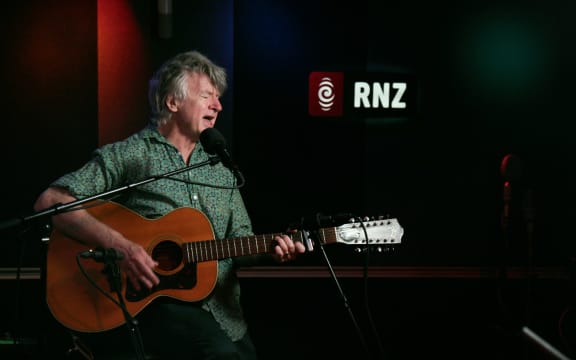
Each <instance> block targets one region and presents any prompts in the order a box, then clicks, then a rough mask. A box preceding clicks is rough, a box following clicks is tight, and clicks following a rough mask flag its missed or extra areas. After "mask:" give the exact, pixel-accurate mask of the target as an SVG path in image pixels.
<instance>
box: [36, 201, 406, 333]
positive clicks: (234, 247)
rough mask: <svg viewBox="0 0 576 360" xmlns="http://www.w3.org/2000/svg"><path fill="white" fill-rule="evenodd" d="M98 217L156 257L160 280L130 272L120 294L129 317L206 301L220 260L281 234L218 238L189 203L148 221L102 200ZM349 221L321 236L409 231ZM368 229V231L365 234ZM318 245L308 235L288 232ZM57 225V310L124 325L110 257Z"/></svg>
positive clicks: (357, 239) (49, 284) (373, 237)
mask: <svg viewBox="0 0 576 360" xmlns="http://www.w3.org/2000/svg"><path fill="white" fill-rule="evenodd" d="M88 212H90V213H91V214H92V215H93V216H94V217H96V218H97V219H99V220H100V221H102V222H104V223H105V224H107V225H108V226H110V227H112V228H114V229H116V230H118V231H120V232H121V233H122V234H123V235H124V236H125V237H127V238H128V239H130V240H132V241H134V242H137V243H139V244H140V245H142V246H143V247H144V248H145V249H146V250H147V251H148V253H149V254H150V255H151V256H152V258H153V259H155V260H156V261H157V262H158V266H157V267H156V269H155V272H156V273H157V275H158V277H159V278H160V283H159V285H157V286H155V287H154V288H152V289H150V290H148V289H145V290H140V291H136V290H135V289H134V288H133V287H132V286H131V285H130V283H129V282H127V281H126V277H125V275H124V274H120V276H121V289H120V292H121V294H122V297H123V302H124V303H125V305H126V309H127V311H128V313H129V314H130V315H131V316H135V315H136V314H138V313H139V312H140V311H142V310H143V309H144V308H145V307H146V306H147V305H149V304H150V303H151V302H152V301H153V300H154V299H156V298H158V297H161V296H168V297H172V298H175V299H178V300H181V301H190V302H195V301H200V300H202V299H204V298H205V297H206V296H208V295H209V294H210V292H211V291H212V289H214V286H215V284H216V278H217V275H218V266H217V263H218V260H219V259H225V258H231V257H236V256H243V255H253V254H260V253H269V252H272V251H273V247H274V237H275V236H276V235H277V234H265V235H252V236H243V237H238V238H231V239H221V240H215V239H214V232H213V229H212V225H211V223H210V221H209V220H208V218H207V217H206V215H205V214H204V213H202V212H201V211H199V210H196V209H193V208H188V207H183V208H178V209H176V210H173V211H171V212H170V213H168V214H166V215H164V216H163V217H160V218H158V219H147V218H145V217H143V216H141V215H139V214H138V213H136V212H134V211H132V210H130V209H128V208H126V207H124V206H122V205H120V204H118V203H115V202H102V204H101V205H98V206H93V207H89V208H88ZM363 224H364V227H363V226H361V223H360V222H350V223H348V224H344V225H341V226H338V227H330V228H321V229H318V231H317V236H316V237H317V238H318V239H317V241H320V242H322V244H330V243H342V244H349V245H361V244H366V243H367V240H366V238H368V244H379V245H383V246H394V245H396V244H399V243H400V242H401V239H402V235H403V229H402V227H401V226H400V224H399V223H398V221H397V219H394V218H392V219H383V220H370V221H363ZM366 234H367V236H366ZM288 235H290V236H291V238H292V239H293V240H294V241H301V242H303V243H304V244H305V245H307V249H308V250H312V249H313V247H312V241H311V237H310V233H309V232H307V231H304V230H298V231H293V232H290V233H289V234H288ZM90 250H91V249H89V248H88V247H87V246H86V245H84V244H82V243H80V242H77V241H75V240H73V239H71V238H69V237H67V236H65V235H64V234H63V233H61V232H59V231H58V230H53V231H52V233H51V236H50V240H49V242H48V248H47V262H46V294H47V297H46V301H47V304H48V307H49V309H50V311H51V313H52V314H53V315H54V317H55V318H56V320H57V321H59V322H60V323H61V324H62V325H64V326H65V327H67V328H69V329H72V330H76V331H79V332H100V331H105V330H109V329H112V328H115V327H118V326H120V325H122V324H124V323H125V316H124V313H123V311H122V309H121V308H120V307H119V306H118V303H117V302H115V301H112V300H111V299H117V294H116V292H115V291H113V289H111V285H110V284H111V282H110V281H109V273H108V272H107V271H105V270H106V266H107V264H105V263H104V262H99V261H93V260H91V259H83V258H81V257H80V256H79V254H81V253H86V251H90Z"/></svg>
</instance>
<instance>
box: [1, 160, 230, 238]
mask: <svg viewBox="0 0 576 360" xmlns="http://www.w3.org/2000/svg"><path fill="white" fill-rule="evenodd" d="M220 161H221V160H220V157H219V156H212V157H210V158H209V159H208V160H206V161H202V162H200V163H198V164H193V165H189V166H186V167H183V168H180V169H177V170H174V171H170V172H167V173H165V174H162V175H154V176H151V177H149V178H146V179H144V180H141V181H137V182H134V183H132V184H128V185H125V186H121V187H118V188H115V189H112V190H109V191H105V192H101V193H99V194H96V195H92V196H88V197H86V198H84V199H80V200H75V201H71V202H68V203H65V204H56V205H54V206H52V207H50V208H48V209H45V210H42V211H38V212H36V213H34V214H32V215H29V216H25V217H20V218H13V219H8V220H4V221H2V222H0V230H2V229H6V228H10V227H14V226H18V225H22V224H24V223H27V222H29V221H30V220H34V219H36V218H40V217H43V216H53V215H58V214H60V213H62V212H64V211H66V210H68V209H70V208H73V207H76V206H78V205H82V204H85V203H87V202H90V201H93V200H98V199H103V198H106V197H108V196H111V195H115V194H118V193H121V192H124V191H127V190H131V189H132V188H135V187H138V186H141V185H144V184H148V183H151V182H153V181H156V180H160V179H165V178H169V177H170V176H172V175H176V174H180V173H182V172H185V171H188V170H192V169H196V168H199V167H201V166H205V165H215V164H217V163H218V162H220Z"/></svg>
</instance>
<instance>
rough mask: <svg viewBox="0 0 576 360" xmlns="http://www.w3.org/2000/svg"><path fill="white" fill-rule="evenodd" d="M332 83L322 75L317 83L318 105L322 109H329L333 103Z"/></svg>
mask: <svg viewBox="0 0 576 360" xmlns="http://www.w3.org/2000/svg"><path fill="white" fill-rule="evenodd" d="M335 97H336V96H335V95H334V84H333V83H332V79H331V78H329V77H323V78H322V80H321V81H320V84H318V105H320V109H322V111H330V110H331V109H332V105H334V98H335Z"/></svg>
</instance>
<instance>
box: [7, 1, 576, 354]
mask: <svg viewBox="0 0 576 360" xmlns="http://www.w3.org/2000/svg"><path fill="white" fill-rule="evenodd" d="M156 5H157V4H156V2H155V1H128V0H126V1H111V0H100V1H95V0H90V1H80V2H78V1H48V2H46V1H28V2H24V3H10V4H9V5H8V4H6V5H5V11H3V12H2V15H0V16H1V19H2V21H0V24H2V25H0V26H1V28H2V30H3V31H4V33H5V34H7V36H4V37H3V38H2V40H1V43H0V44H1V45H0V46H1V47H2V56H1V57H0V58H1V61H2V63H1V65H2V66H1V67H0V68H1V70H0V71H2V77H1V78H2V79H3V81H4V86H3V88H2V90H1V91H2V96H1V97H0V98H1V99H2V105H3V109H5V110H4V118H5V124H6V126H5V128H4V130H5V133H4V134H5V136H4V137H3V141H2V142H1V143H0V151H2V153H3V154H5V155H4V160H3V161H4V162H3V165H4V166H3V168H4V173H3V179H2V187H0V191H1V195H2V198H3V200H4V206H3V207H2V208H1V209H0V215H1V216H0V219H13V218H15V217H16V218H18V217H22V216H29V215H31V214H32V213H31V206H32V204H33V202H34V199H35V198H36V197H37V196H38V194H39V193H40V192H41V191H42V190H43V189H44V188H45V187H46V186H47V184H48V183H49V182H50V181H52V180H53V179H55V178H56V177H57V176H59V175H61V174H63V173H65V172H67V171H69V170H72V169H74V168H75V167H77V166H79V165H80V164H81V163H83V162H84V161H85V160H86V159H87V158H88V157H89V155H90V152H91V151H92V150H93V149H94V148H95V147H96V146H98V145H99V144H103V143H107V142H110V141H114V140H117V139H121V138H123V137H125V136H126V135H128V134H129V133H131V132H132V131H134V130H137V129H139V128H140V127H142V126H144V124H145V123H146V103H145V97H146V81H147V79H148V78H149V76H150V75H151V73H152V71H153V70H154V69H155V68H157V66H159V65H160V63H161V62H162V61H164V60H165V59H166V58H168V57H170V56H172V55H174V54H176V53H178V52H180V51H184V50H189V49H193V48H195V49H199V50H201V51H203V52H204V53H206V54H207V55H209V56H210V57H211V58H212V59H213V60H215V61H216V62H217V63H219V64H221V65H223V66H225V67H226V68H227V69H228V71H229V75H230V85H231V86H230V90H229V91H228V92H227V93H226V94H225V96H224V97H223V102H224V107H225V111H224V112H223V113H222V115H221V117H220V118H219V122H218V125H217V126H218V127H219V129H220V130H221V131H222V132H223V133H224V135H225V136H226V137H227V139H228V141H229V145H230V149H231V152H232V154H233V156H234V157H235V160H236V162H237V163H238V165H239V167H240V169H241V170H242V172H243V173H244V175H245V177H246V180H247V183H246V186H245V187H244V188H243V189H242V191H243V194H244V196H245V198H246V202H247V206H248V208H249V210H250V212H251V214H252V218H253V221H254V228H255V230H256V232H257V233H267V232H276V231H281V230H283V229H285V228H286V227H287V226H288V225H289V224H290V223H292V222H294V221H296V220H298V219H299V218H300V217H302V216H310V215H313V214H315V213H317V212H323V213H328V214H330V213H336V212H352V213H354V214H357V215H361V216H375V215H388V216H392V217H397V218H398V219H399V220H400V223H401V224H402V226H403V227H404V230H405V235H404V238H403V242H402V244H401V246H399V247H398V248H397V249H396V251H395V252H394V253H392V254H384V255H377V254H375V255H374V256H371V257H370V262H371V265H372V266H375V267H386V266H399V267H402V269H407V270H406V272H399V273H398V274H399V275H398V276H397V277H398V278H407V279H404V280H400V279H390V278H388V277H387V276H383V277H378V278H377V279H374V281H373V282H372V283H371V288H370V294H371V298H370V299H371V302H372V303H373V307H375V308H376V311H375V312H376V315H377V317H376V319H377V321H376V322H377V327H378V330H379V332H380V334H382V336H383V337H384V338H388V339H390V340H389V341H386V345H387V346H388V347H389V349H390V351H391V352H392V353H394V354H395V355H396V356H395V357H396V358H415V357H417V355H416V353H418V352H420V351H421V350H422V351H423V353H425V350H423V349H430V351H432V352H433V353H437V354H442V355H445V356H448V355H456V354H459V355H461V354H464V355H467V354H469V353H470V352H474V349H480V348H481V346H482V345H481V344H482V342H483V341H488V342H489V344H491V345H494V346H490V347H484V348H483V349H484V351H485V352H486V355H488V354H493V355H494V356H496V355H495V354H496V351H497V350H496V345H498V344H502V343H506V344H509V347H508V348H507V350H508V351H509V353H506V354H502V355H503V356H502V357H503V358H504V357H505V356H507V355H511V354H514V356H516V355H518V353H523V351H524V348H523V347H522V346H521V344H520V343H519V342H517V340H518V339H517V338H515V337H512V338H510V337H509V336H510V335H509V333H508V332H507V329H506V327H505V326H503V320H502V319H503V318H502V317H501V313H500V312H501V311H502V307H501V304H500V303H499V298H498V296H497V294H498V292H497V291H496V290H497V289H498V286H497V285H498V282H497V281H496V275H494V272H493V271H492V270H494V271H495V270H497V269H496V268H495V266H498V265H501V264H503V263H504V264H509V265H514V266H526V265H529V264H531V263H532V264H535V265H536V266H539V267H540V268H542V269H544V270H543V273H542V274H545V275H542V276H541V277H540V278H539V282H538V285H535V287H534V288H532V287H531V286H528V287H526V282H525V281H522V280H518V281H513V283H514V284H513V285H512V290H510V291H511V295H508V296H507V297H506V300H507V301H506V302H507V303H508V302H511V303H512V304H516V306H515V307H516V309H515V312H518V313H520V314H522V316H520V318H521V319H523V320H526V318H525V317H524V315H525V314H524V310H525V307H526V306H527V305H526V303H527V302H528V303H529V302H530V300H531V299H532V297H534V303H535V305H534V306H532V307H529V310H530V312H531V315H532V316H533V318H534V319H535V320H534V325H535V326H536V327H537V330H539V331H541V332H542V333H543V334H546V335H547V336H549V338H551V339H554V344H555V345H557V346H559V347H561V348H562V349H563V350H565V351H569V350H570V349H569V348H568V347H567V346H566V345H565V344H564V343H563V341H562V339H563V338H562V337H561V336H560V334H559V331H558V329H559V328H560V325H566V324H571V323H570V322H569V321H568V320H570V319H571V316H568V315H569V314H571V313H564V312H563V311H564V310H565V309H566V307H565V306H566V305H567V304H570V303H571V302H570V301H572V297H571V290H572V288H571V286H572V284H571V281H570V277H569V275H570V274H571V272H570V270H571V266H572V265H573V259H574V254H575V245H574V241H573V236H572V231H571V230H572V229H571V224H572V220H571V219H572V216H573V214H574V211H573V209H572V204H573V203H574V196H575V192H574V189H573V187H572V186H571V185H572V183H573V181H574V174H573V171H572V157H573V155H574V151H575V149H574V145H573V142H572V139H571V137H572V131H571V130H572V128H573V127H572V119H573V118H574V109H573V107H572V104H571V103H572V102H571V97H572V95H573V90H572V87H571V85H572V84H573V83H574V77H575V75H576V74H575V73H574V68H573V66H572V64H573V63H574V60H576V59H575V50H574V48H573V47H572V46H571V40H572V39H573V38H574V35H575V31H576V28H575V27H574V25H573V21H572V16H573V14H574V10H575V9H574V5H573V4H572V3H571V2H569V1H562V0H558V1H552V2H549V1H547V2H543V1H536V2H532V3H530V4H527V3H520V2H518V3H515V2H513V1H507V2H485V1H472V2H466V4H459V5H458V6H456V7H454V6H452V5H451V4H449V3H448V2H443V3H438V2H435V3H433V4H432V3H431V4H421V3H419V2H413V1H404V2H401V3H397V2H379V1H370V0H362V1H357V2H355V3H354V4H343V5H336V4H334V3H333V2H329V1H323V0H314V1H305V2H304V1H284V0H281V1H274V2H269V1H260V0H236V1H231V0H222V1H190V2H189V1H174V4H173V13H172V15H171V16H170V17H169V19H168V20H170V21H171V25H172V31H171V35H170V36H168V37H163V36H162V34H161V33H160V32H159V26H160V25H161V21H163V20H164V19H160V18H159V16H158V14H157V10H156ZM448 9H450V11H448ZM312 71H342V72H366V73H370V72H386V73H393V74H408V75H410V76H413V77H414V78H415V79H417V84H418V88H417V92H418V95H419V96H418V101H417V104H415V106H416V109H417V111H415V113H413V114H412V115H410V116H401V117H390V116H382V117H373V116H371V117H367V116H361V115H354V114H352V115H347V116H344V117H340V118H322V117H314V116H310V115H309V114H308V75H309V74H310V72H312ZM510 153H513V154H516V155H517V156H518V158H519V159H521V161H522V163H523V172H522V176H521V178H520V179H518V180H516V181H515V182H514V183H512V185H513V188H512V190H513V193H512V195H513V212H512V217H511V221H512V223H513V226H512V234H503V228H502V224H501V222H500V217H501V213H502V209H503V182H504V179H503V177H502V175H501V173H500V163H501V161H502V159H503V157H504V155H506V154H510ZM529 193H530V194H532V195H533V202H532V203H531V204H529V205H532V206H527V205H526V203H525V202H524V200H525V199H526V195H527V194H529ZM531 209H534V212H533V213H532V214H533V215H534V216H533V219H534V223H533V225H534V228H533V230H531V228H528V227H527V225H528V224H527V222H526V211H527V210H531ZM24 225H25V226H21V227H20V226H19V227H11V228H8V229H3V230H2V235H1V236H2V242H1V243H0V268H9V269H12V268H15V267H17V266H19V265H21V266H25V267H31V268H36V267H39V266H41V265H42V261H43V254H44V251H45V250H44V248H43V246H42V243H41V241H40V238H41V236H40V235H39V233H38V231H37V228H38V226H36V225H38V224H35V223H32V222H30V223H26V224H24ZM33 225H34V226H33ZM40 225H41V222H40ZM355 250H356V249H354V248H352V247H348V246H342V247H341V246H332V247H327V248H326V251H327V255H328V256H329V259H330V260H331V261H332V264H333V265H335V266H361V265H363V264H364V261H365V260H366V257H365V256H362V254H358V253H357V252H355ZM531 253H532V254H533V256H530V254H531ZM325 265H326V263H325V261H324V258H323V257H322V256H321V253H320V252H314V253H311V254H308V255H306V256H303V257H302V258H300V259H299V260H298V261H296V262H295V263H294V264H293V265H290V266H289V267H288V269H286V271H292V270H294V269H298V268H300V267H303V266H304V267H307V266H312V267H319V268H324V267H325ZM427 266H432V267H433V268H435V267H439V268H442V269H447V270H446V271H447V273H449V274H450V275H445V276H436V275H434V274H435V273H434V272H431V273H428V275H426V274H427V273H426V272H425V271H424V272H423V273H420V272H417V271H416V272H415V271H414V270H413V269H419V268H420V267H425V268H424V269H428V268H427ZM453 266H455V267H458V268H457V270H453V269H454V268H452V267H453ZM291 267H293V268H294V269H291ZM478 268H480V269H486V268H488V269H491V271H489V272H488V273H481V274H484V275H481V276H475V274H477V272H475V270H474V269H478ZM411 269H412V270H411ZM450 269H452V270H450ZM522 269H524V268H522ZM550 269H559V272H557V273H556V272H552V275H550V271H548V270H550ZM546 271H548V272H546ZM8 272H10V271H8ZM265 273H266V272H265V271H264V272H260V273H258V272H257V273H255V274H256V275H254V276H247V277H244V278H243V280H242V281H243V282H244V285H245V299H246V304H247V305H246V306H247V312H248V315H249V318H250V321H251V322H252V324H253V328H254V333H255V336H256V341H257V342H258V343H259V344H260V345H261V346H262V348H263V352H264V354H266V356H265V358H276V359H278V358H279V357H278V356H279V355H278V354H277V352H276V351H275V350H274V349H275V347H283V346H284V345H282V343H279V342H278V340H276V339H275V338H274V337H272V336H271V334H270V331H269V330H270V328H273V330H274V331H277V332H278V333H281V334H284V335H286V336H289V335H292V334H291V333H290V332H292V331H293V332H294V333H296V334H297V335H300V336H296V337H297V338H298V337H299V338H301V341H303V343H305V344H308V346H309V347H310V348H311V349H312V350H309V352H307V354H309V355H310V357H312V356H313V355H316V354H321V353H323V354H333V355H334V356H336V355H339V354H340V355H341V354H342V353H346V354H350V355H354V354H356V355H358V354H361V353H362V351H361V350H359V349H360V344H359V343H357V340H356V339H357V336H356V334H355V332H354V329H353V326H352V324H351V323H350V322H349V321H350V320H349V317H348V314H347V313H346V312H345V310H344V308H343V307H342V304H341V303H340V299H339V297H338V293H337V292H336V290H335V287H334V286H333V284H332V282H331V280H330V279H329V278H328V277H316V276H314V275H310V276H308V277H304V278H299V277H292V278H291V277H288V278H286V277H282V278H281V279H279V281H278V282H273V281H272V280H270V279H268V278H267V277H266V276H264V275H261V274H265ZM430 274H431V275H430ZM485 274H488V275H485ZM8 277H9V276H8ZM391 277H392V278H393V277H394V276H391ZM345 283H346V287H345V290H346V293H347V294H348V295H349V296H350V297H351V298H352V299H353V300H352V301H353V303H354V305H355V309H358V311H359V312H360V313H361V312H362V311H361V310H360V309H362V306H363V304H362V294H363V291H364V289H363V288H362V287H361V285H362V279H361V277H360V272H357V273H356V275H355V277H351V278H348V279H346V280H345ZM0 285H1V286H3V287H4V289H5V291H3V293H7V294H9V295H8V296H4V297H3V302H2V305H3V307H2V308H3V309H5V311H3V312H2V313H1V317H0V319H2V320H1V321H0V330H2V331H7V332H10V331H11V330H12V329H14V328H15V325H14V324H15V323H19V324H20V325H19V327H20V330H22V331H24V332H29V333H32V335H34V334H35V333H37V332H38V331H37V330H33V329H36V328H34V327H33V325H32V324H34V323H35V322H37V321H38V319H39V318H40V319H41V318H42V315H41V314H42V310H43V308H42V306H43V302H42V288H41V286H40V285H39V284H38V281H35V280H28V281H24V284H22V285H17V284H15V282H14V281H13V280H6V281H3V282H1V283H0ZM526 289H528V290H533V291H534V293H533V294H530V293H528V294H527V293H526V291H527V290H526ZM277 294H285V295H283V296H279V295H277ZM275 302H276V303H282V304H283V303H284V302H285V303H286V304H292V303H297V304H299V305H300V306H301V307H302V308H303V310H302V313H290V314H284V315H283V318H284V320H283V321H280V320H279V321H278V322H274V323H273V324H270V322H269V321H268V320H269V318H270V317H269V316H268V314H269V313H272V312H274V311H275V309H274V308H271V306H270V304H271V303H275ZM512 307H514V306H513V305H512ZM15 309H16V310H18V311H14V310H15ZM387 310H389V311H387ZM291 311H292V310H291ZM263 314H266V315H263ZM288 319H290V320H288ZM560 319H563V320H564V321H565V322H563V323H560ZM468 320H469V321H468ZM361 322H362V324H361V327H362V329H363V331H364V332H368V331H369V328H370V327H369V325H368V323H367V322H366V319H365V318H363V317H362V319H361ZM282 324H284V325H282ZM39 328H42V327H39ZM458 329H460V330H462V331H459V330H458ZM306 330H308V331H306ZM288 333H290V334H288ZM444 336H446V337H448V339H447V338H444ZM486 336H487V337H486ZM450 339H454V341H450ZM508 340H510V341H508ZM456 343H457V344H458V345H456ZM418 344H420V345H423V346H422V347H419V346H418ZM370 345H371V347H373V348H374V346H375V344H374V343H373V342H372V343H371V344H370ZM415 346H416V347H415ZM422 348H423V349H422ZM294 354H300V355H301V354H302V353H301V350H300V349H298V350H296V349H295V350H294V352H288V351H287V352H286V354H285V355H286V358H288V357H290V356H291V355H294ZM402 354H404V356H402ZM534 354H538V351H534V352H533V355H534ZM358 356H360V355H358ZM470 356H472V355H470ZM518 356H521V355H518ZM455 357H458V356H455ZM463 357H466V356H463ZM481 357H482V356H478V358H481ZM486 357H489V356H486ZM509 358H513V356H509Z"/></svg>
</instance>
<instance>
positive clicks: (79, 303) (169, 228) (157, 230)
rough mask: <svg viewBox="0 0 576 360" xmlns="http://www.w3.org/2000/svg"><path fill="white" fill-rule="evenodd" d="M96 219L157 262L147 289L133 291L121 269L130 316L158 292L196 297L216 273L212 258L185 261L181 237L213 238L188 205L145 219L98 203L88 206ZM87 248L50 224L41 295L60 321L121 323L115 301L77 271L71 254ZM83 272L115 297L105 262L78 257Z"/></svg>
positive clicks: (89, 328)
mask: <svg viewBox="0 0 576 360" xmlns="http://www.w3.org/2000/svg"><path fill="white" fill-rule="evenodd" d="M88 211H89V212H90V213H91V214H92V215H93V216H94V217H96V218H97V219H99V220H100V221H102V222H104V223H105V224H107V225H108V226H110V227H112V228H114V229H116V230H117V231H120V232H122V233H123V235H124V236H125V237H126V238H128V239H130V240H132V241H134V242H136V243H138V244H140V245H142V246H143V247H144V248H145V249H146V250H147V251H148V253H149V254H150V255H151V256H152V257H153V258H154V259H155V260H156V261H158V262H159V265H158V266H157V269H155V271H156V273H157V275H158V276H159V278H160V284H159V285H158V286H157V287H155V288H154V289H152V290H151V291H147V290H142V291H141V292H135V291H134V290H133V289H131V286H129V285H127V284H126V277H125V275H124V274H122V275H121V279H122V294H123V297H124V299H125V304H126V308H127V310H128V312H129V313H130V314H131V315H132V316H134V315H136V314H138V313H139V312H140V311H141V310H142V309H144V307H146V306H147V305H148V304H149V303H150V302H152V301H153V300H154V299H155V298H157V297H159V296H169V297H172V298H175V299H178V300H182V301H190V302H193V301H199V300H202V299H203V298H205V297H206V296H208V295H209V294H210V292H211V291H212V290H213V289H214V286H215V284H216V279H217V275H218V262H217V260H211V261H203V262H198V263H187V262H186V261H184V258H185V257H184V256H183V254H182V252H183V250H182V249H183V247H182V245H183V244H184V243H190V242H195V241H206V240H213V239H214V233H213V230H212V225H211V224H210V221H209V220H208V218H207V217H206V216H205V215H204V214H203V213H202V212H200V211H198V210H196V209H192V208H179V209H176V210H174V211H172V212H170V213H168V214H167V215H165V216H163V217H161V218H158V219H154V220H150V219H146V218H144V217H143V216H141V215H139V214H137V213H136V212H134V211H132V210H130V209H128V208H126V207H123V206H121V205H119V204H117V203H113V202H107V203H102V204H101V205H97V206H94V207H91V208H89V209H88ZM90 249H91V248H89V247H87V246H85V245H83V244H81V243H79V242H77V241H74V240H72V239H70V238H68V237H66V236H65V235H63V234H62V233H60V232H58V231H56V230H54V231H53V233H52V234H51V237H50V241H49V243H48V250H47V263H46V295H47V303H48V307H49V309H50V311H51V313H52V314H53V315H54V317H55V318H56V319H57V320H58V321H59V322H60V323H61V324H63V325H64V326H66V327H67V328H69V329H72V330H76V331H80V332H99V331H105V330H109V329H112V328H115V327H118V326H120V325H122V324H124V323H125V320H126V319H125V317H124V314H123V312H122V310H121V309H120V307H119V306H118V305H117V304H115V303H114V302H112V301H111V300H110V299H109V298H108V297H107V296H106V295H104V294H103V293H102V292H101V291H99V290H98V289H97V288H96V287H95V286H94V285H93V284H92V283H91V282H90V281H89V280H88V279H87V277H86V276H85V275H84V274H83V273H82V271H80V269H79V265H78V263H77V260H76V258H77V255H78V254H79V253H80V252H83V251H87V250H90ZM80 261H81V264H82V266H83V268H84V269H85V272H86V273H87V275H88V276H89V277H90V278H92V279H93V280H94V282H95V283H96V284H97V285H98V286H99V287H100V288H102V289H104V290H105V292H107V294H108V295H110V296H111V297H112V298H114V299H116V300H118V298H117V294H116V292H114V291H112V290H111V287H110V282H109V280H108V273H107V272H106V271H105V268H106V265H105V264H103V263H100V262H96V261H95V260H93V259H81V260H80Z"/></svg>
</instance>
